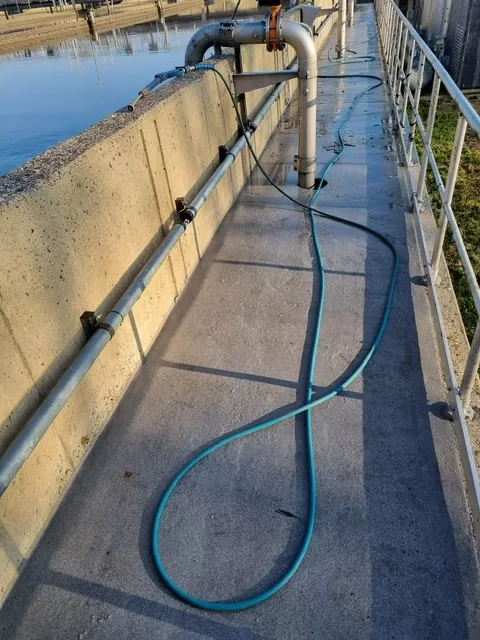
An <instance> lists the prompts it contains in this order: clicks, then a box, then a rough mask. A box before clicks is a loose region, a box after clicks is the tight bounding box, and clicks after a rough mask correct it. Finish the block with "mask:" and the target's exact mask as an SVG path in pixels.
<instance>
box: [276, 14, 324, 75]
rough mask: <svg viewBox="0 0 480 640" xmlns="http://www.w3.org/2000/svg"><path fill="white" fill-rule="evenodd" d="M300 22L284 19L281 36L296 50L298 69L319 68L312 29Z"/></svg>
mask: <svg viewBox="0 0 480 640" xmlns="http://www.w3.org/2000/svg"><path fill="white" fill-rule="evenodd" d="M306 26H307V25H303V24H301V23H300V22H292V21H291V20H282V26H281V37H282V40H283V41H284V42H286V43H287V44H289V45H290V46H291V47H293V49H294V50H295V53H296V54H297V59H298V70H299V71H302V70H304V69H305V70H310V71H311V70H312V69H315V70H316V68H317V50H316V49H315V43H314V41H313V38H312V34H311V31H310V29H309V28H308V26H307V28H305V27H306Z"/></svg>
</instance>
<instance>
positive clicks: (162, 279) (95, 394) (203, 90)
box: [0, 20, 332, 600]
mask: <svg viewBox="0 0 480 640" xmlns="http://www.w3.org/2000/svg"><path fill="white" fill-rule="evenodd" d="M331 22H332V21H331V20H330V21H327V22H326V24H325V27H324V30H327V29H330V25H331ZM322 38H323V36H321V37H319V38H318V43H319V46H320V45H321V43H322V42H323V40H322ZM257 49H258V51H257V52H256V53H255V54H252V53H251V52H250V51H249V49H248V48H246V49H245V51H244V54H243V56H244V58H245V59H244V68H245V70H252V68H255V67H250V64H257V63H258V62H259V60H261V62H262V64H264V65H265V66H266V67H270V68H275V64H276V63H277V62H278V61H276V59H275V57H274V55H273V54H269V53H267V52H266V51H265V49H264V47H257ZM290 55H291V53H290V52H287V53H286V56H287V57H288V56H290ZM230 64H231V60H230V61H226V60H225V61H222V62H220V63H219V65H220V67H219V68H220V70H221V71H222V72H223V73H225V74H229V73H230ZM291 84H293V83H291ZM287 97H288V96H286V95H283V96H281V98H280V99H279V100H278V102H277V103H276V104H275V105H274V106H273V108H272V109H271V110H270V113H269V114H268V115H267V117H266V118H265V120H264V121H263V123H262V124H261V125H260V127H259V128H258V131H257V132H256V134H255V137H254V139H255V145H256V148H257V150H258V152H259V153H261V152H262V150H263V149H264V147H265V144H266V143H267V141H268V139H269V137H270V135H271V133H272V132H273V130H274V129H275V126H276V125H277V123H278V120H279V118H280V116H281V114H282V112H283V109H284V107H285V104H286V99H287ZM261 100H262V95H257V96H255V97H254V98H253V99H252V100H250V102H249V108H250V109H251V110H254V109H256V108H257V107H258V105H259V104H260V103H261ZM236 132H237V123H236V120H235V113H234V110H233V108H232V106H231V103H230V102H229V99H228V97H227V96H226V92H225V88H224V86H223V85H222V83H221V82H220V80H219V79H218V78H217V76H216V75H215V74H213V73H206V74H196V75H192V76H189V77H187V78H185V79H184V80H182V81H179V82H176V83H172V84H170V85H168V86H167V87H165V88H164V89H162V90H161V91H160V92H159V93H158V94H155V95H152V96H150V97H149V98H148V99H146V100H145V101H142V102H141V103H140V104H139V106H138V109H137V110H136V111H135V112H134V114H125V113H122V114H116V115H114V116H112V117H110V118H107V119H106V120H104V121H103V122H101V123H99V124H98V125H96V126H94V127H92V128H90V129H89V130H88V131H87V132H85V133H83V134H81V135H80V136H77V137H76V138H73V139H72V140H69V141H67V142H65V143H63V144H61V145H59V146H58V147H56V148H54V149H53V150H51V151H49V152H47V153H45V154H43V155H41V156H39V157H37V158H36V159H34V160H33V161H32V162H30V163H28V164H27V165H25V166H24V167H21V168H20V169H18V170H16V171H14V172H12V173H11V174H9V175H7V176H5V177H4V178H1V179H0V242H1V245H2V252H1V254H0V352H1V353H2V360H1V362H0V389H1V391H0V450H3V448H4V447H5V446H6V445H7V444H8V442H10V440H11V439H12V438H13V437H14V435H15V434H16V433H17V432H18V430H19V429H20V428H21V426H22V424H23V423H24V421H25V419H26V417H27V416H28V415H29V414H30V412H31V411H32V409H33V408H34V407H35V406H36V405H37V404H38V403H39V401H40V400H41V399H42V398H43V397H44V396H45V394H46V393H47V392H48V390H49V388H50V387H51V385H52V383H53V382H54V381H55V380H56V378H57V377H58V376H59V374H60V373H61V372H62V371H63V369H64V368H65V367H66V365H67V364H68V363H69V362H70V361H71V359H72V357H73V355H74V354H75V353H76V352H77V351H78V349H79V348H80V347H81V345H82V344H83V343H84V335H83V331H82V329H81V325H80V322H79V317H80V315H81V313H82V312H83V311H85V310H96V311H98V312H102V313H103V312H105V311H108V310H109V308H110V307H111V305H112V304H113V302H114V301H115V300H116V299H117V298H118V297H119V296H120V294H121V293H122V292H123V291H124V290H125V288H126V286H127V285H128V284H129V283H130V282H131V280H132V278H133V277H134V275H135V274H136V273H137V272H138V270H139V268H140V267H141V265H142V264H143V263H144V261H145V260H146V258H147V257H148V256H149V255H150V253H151V252H152V250H153V248H154V247H155V246H156V245H157V244H158V243H159V242H160V240H161V239H162V237H163V236H164V234H165V233H166V232H167V231H168V229H169V228H170V227H171V225H172V221H173V218H174V199H175V198H176V197H183V196H186V197H190V196H191V195H192V194H193V193H194V192H195V191H196V189H198V188H199V186H200V185H201V184H202V183H203V181H204V180H205V178H206V177H207V176H208V175H210V173H211V172H212V170H213V169H214V168H216V166H217V165H218V147H219V145H221V144H225V143H226V142H227V143H228V144H231V143H232V142H233V141H234V139H235V136H236V135H237V133H236ZM292 157H293V152H292ZM250 171H251V162H250V159H249V158H248V155H247V153H246V152H245V153H243V154H242V156H241V157H240V158H239V159H238V160H237V162H236V163H235V164H234V166H233V167H232V168H231V171H230V172H229V173H228V174H227V175H226V176H225V178H224V179H223V180H222V182H221V183H220V184H219V185H218V187H217V188H216V189H215V191H214V193H213V194H212V196H211V197H210V198H209V200H208V202H207V203H206V204H205V206H204V207H203V209H202V216H201V217H199V218H198V219H197V220H196V221H195V222H194V224H192V225H191V226H190V227H189V229H188V231H187V233H186V234H185V235H184V237H183V238H182V240H181V242H180V243H179V245H178V246H177V247H176V249H175V250H174V252H173V253H172V255H171V257H170V259H169V261H168V263H166V264H165V265H164V267H163V268H162V269H161V270H160V271H159V272H158V274H157V275H156V277H155V278H154V280H153V282H152V283H151V284H150V286H149V288H148V291H147V292H146V293H145V295H144V296H143V297H142V299H141V300H140V301H139V302H138V304H137V305H136V306H135V308H134V310H133V312H132V313H131V314H130V315H129V318H128V319H127V320H126V321H125V323H124V326H123V327H122V329H121V330H120V331H119V332H118V335H117V336H116V337H115V340H114V341H112V342H111V344H109V345H108V347H107V348H106V349H105V351H104V352H103V354H102V356H101V357H100V358H99V359H98V361H97V363H96V364H95V365H94V367H93V368H92V370H91V371H90V373H89V374H88V376H87V377H86V378H85V380H84V381H83V383H82V384H81V385H80V387H79V388H78V390H77V392H76V393H75V395H74V396H73V397H72V399H71V401H70V402H69V403H68V405H67V406H66V408H65V409H64V411H62V413H61V415H60V416H59V417H58V419H57V420H56V421H55V423H54V424H53V425H52V427H51V429H50V430H49V432H48V433H47V434H46V435H45V437H44V438H43V439H42V440H41V442H40V443H39V445H38V446H37V447H36V449H35V451H34V453H33V454H32V456H31V457H30V458H29V460H28V461H27V462H26V464H25V465H24V466H23V468H22V469H21V471H20V472H19V473H18V474H17V477H16V478H15V480H14V482H13V483H12V485H11V486H10V487H9V489H8V490H7V492H6V493H5V494H4V495H3V496H2V498H1V499H0V548H1V549H2V553H1V554H0V600H1V598H2V597H4V596H5V594H6V592H7V590H8V587H9V585H11V584H12V581H13V580H14V578H15V576H16V574H17V571H18V569H19V567H21V566H22V564H23V562H24V560H25V558H26V557H28V555H29V554H30V552H31V550H32V548H33V546H34V545H35V542H36V540H37V539H38V536H39V535H40V534H41V532H42V530H43V528H44V527H45V525H46V523H47V522H48V520H49V518H50V517H51V515H52V513H53V511H54V509H55V508H56V506H57V504H58V501H59V499H60V497H61V495H62V492H63V490H64V488H65V487H66V486H67V484H68V483H69V481H70V480H71V478H72V476H73V475H74V474H75V472H76V470H77V469H78V467H79V465H80V464H81V463H82V461H83V459H84V457H85V455H86V453H87V452H88V450H89V448H90V447H91V445H92V444H93V443H94V441H95V439H96V437H97V435H98V433H99V432H100V431H101V429H102V428H103V426H104V425H105V423H106V421H107V420H108V418H109V417H110V415H111V413H112V411H113V409H114V408H115V406H116V405H117V403H118V401H119V399H120V398H121V396H122V394H123V392H124V390H125V388H126V386H127V385H128V383H129V381H130V380H131V378H132V376H133V375H134V374H135V372H136V371H137V370H138V368H139V367H140V366H141V364H142V362H143V361H144V359H145V355H146V353H147V352H148V350H149V348H150V346H151V344H152V343H153V341H154V339H155V337H156V335H157V333H158V331H159V330H160V328H161V326H162V324H163V322H164V320H165V319H166V317H167V315H168V313H169V311H170V309H171V308H172V306H173V304H174V302H175V300H176V299H177V297H178V295H179V293H180V292H181V291H182V289H183V287H184V285H185V282H186V281H187V279H188V278H189V276H190V275H191V274H192V272H193V270H194V269H195V267H196V265H197V263H198V261H199V259H200V256H201V255H202V254H203V253H204V251H205V249H206V247H207V245H208V243H209V242H210V240H211V238H212V236H213V234H214V233H215V230H216V229H217V227H218V225H219V223H220V222H221V220H222V218H223V216H224V215H225V213H226V212H227V211H228V209H229V208H230V206H231V205H232V203H233V201H234V200H235V198H236V196H237V194H238V193H239V192H240V190H241V188H242V187H243V185H244V184H245V181H246V179H247V177H248V176H249V175H250Z"/></svg>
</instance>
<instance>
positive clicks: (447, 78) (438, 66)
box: [376, 0, 480, 135]
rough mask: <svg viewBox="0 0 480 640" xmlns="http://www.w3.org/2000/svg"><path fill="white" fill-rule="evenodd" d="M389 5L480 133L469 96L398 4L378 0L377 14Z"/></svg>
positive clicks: (470, 122)
mask: <svg viewBox="0 0 480 640" xmlns="http://www.w3.org/2000/svg"><path fill="white" fill-rule="evenodd" d="M382 4H383V5H385V6H389V7H391V8H392V10H393V11H394V13H395V15H396V17H397V18H398V19H399V20H400V21H401V22H402V24H403V26H404V27H405V28H406V29H407V31H408V33H409V35H410V36H412V38H413V39H414V40H415V43H416V45H417V46H418V48H419V49H420V51H423V53H424V54H425V58H426V59H427V60H428V62H429V63H430V64H431V65H432V68H433V71H434V72H435V73H436V74H437V75H438V77H439V78H440V80H441V81H442V84H443V86H444V87H445V89H446V90H447V91H448V93H449V94H450V95H451V97H452V98H453V99H454V100H455V102H457V104H458V106H459V107H460V111H461V112H462V114H463V116H464V117H465V119H466V121H467V122H468V124H469V125H470V126H471V127H472V129H473V130H474V131H476V132H477V133H478V134H479V135H480V115H479V114H478V113H477V112H476V111H475V109H474V108H473V106H472V105H471V104H470V102H469V101H468V100H467V98H466V97H465V96H464V95H463V93H462V91H461V90H460V88H459V87H458V86H457V85H456V84H455V81H454V80H453V78H452V76H451V75H450V74H449V73H448V71H447V70H446V69H445V67H444V66H443V65H442V63H441V62H440V60H439V59H438V58H437V56H436V55H435V54H434V53H433V51H432V50H431V49H430V47H429V46H428V45H427V43H426V42H425V41H424V40H423V39H422V38H421V37H420V36H419V35H418V33H417V32H416V30H415V28H414V27H413V26H412V24H411V23H410V22H409V21H408V20H407V18H406V17H405V16H404V15H403V13H402V12H401V11H400V9H399V8H398V7H397V5H396V4H395V3H394V2H393V0H377V1H376V9H377V16H378V15H381V13H382V10H381V9H380V8H379V7H380V6H381V5H382Z"/></svg>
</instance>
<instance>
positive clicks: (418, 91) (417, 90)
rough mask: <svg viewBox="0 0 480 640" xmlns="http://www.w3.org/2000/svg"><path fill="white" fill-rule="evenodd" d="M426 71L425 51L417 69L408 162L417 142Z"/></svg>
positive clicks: (421, 54)
mask: <svg viewBox="0 0 480 640" xmlns="http://www.w3.org/2000/svg"><path fill="white" fill-rule="evenodd" d="M424 70H425V54H424V53H423V51H422V52H421V53H420V60H419V62H418V69H417V85H416V87H415V98H414V101H413V114H414V119H413V122H412V124H411V126H410V139H409V141H408V149H407V158H408V162H411V161H412V151H413V143H414V140H415V127H416V117H417V113H418V105H419V104H420V96H421V95H422V85H423V72H424Z"/></svg>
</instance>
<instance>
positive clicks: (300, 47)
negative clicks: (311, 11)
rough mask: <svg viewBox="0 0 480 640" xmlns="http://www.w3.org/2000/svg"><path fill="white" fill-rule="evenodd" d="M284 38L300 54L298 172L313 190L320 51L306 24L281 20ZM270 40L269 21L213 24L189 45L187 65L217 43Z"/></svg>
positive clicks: (300, 179) (300, 182) (229, 44)
mask: <svg viewBox="0 0 480 640" xmlns="http://www.w3.org/2000/svg"><path fill="white" fill-rule="evenodd" d="M280 38H281V40H282V42H285V43H286V44H289V45H290V46H291V47H292V48H293V49H294V51H295V53H296V54H297V74H298V94H299V101H298V102H299V105H298V109H299V128H298V130H299V133H298V155H297V156H296V157H295V169H296V170H297V171H298V185H299V186H300V187H303V188H305V189H310V188H311V187H313V185H314V184H315V175H316V169H317V158H316V143H317V136H316V116H317V51H316V49H315V44H314V42H313V36H312V32H311V30H310V28H309V27H308V26H306V25H304V24H302V23H299V22H292V21H291V20H285V19H281V22H280ZM266 40H267V21H266V20H262V21H261V22H231V21H229V22H222V23H219V24H209V25H206V26H205V27H202V28H201V29H199V30H198V31H197V32H196V33H195V34H194V36H193V37H192V39H191V40H190V42H189V43H188V45H187V48H186V50H185V64H186V65H191V64H198V63H200V62H202V60H203V56H204V55H205V53H206V52H207V50H208V49H209V48H210V47H212V46H214V45H216V44H220V45H222V46H225V47H233V46H235V45H239V44H264V43H265V42H266Z"/></svg>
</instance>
